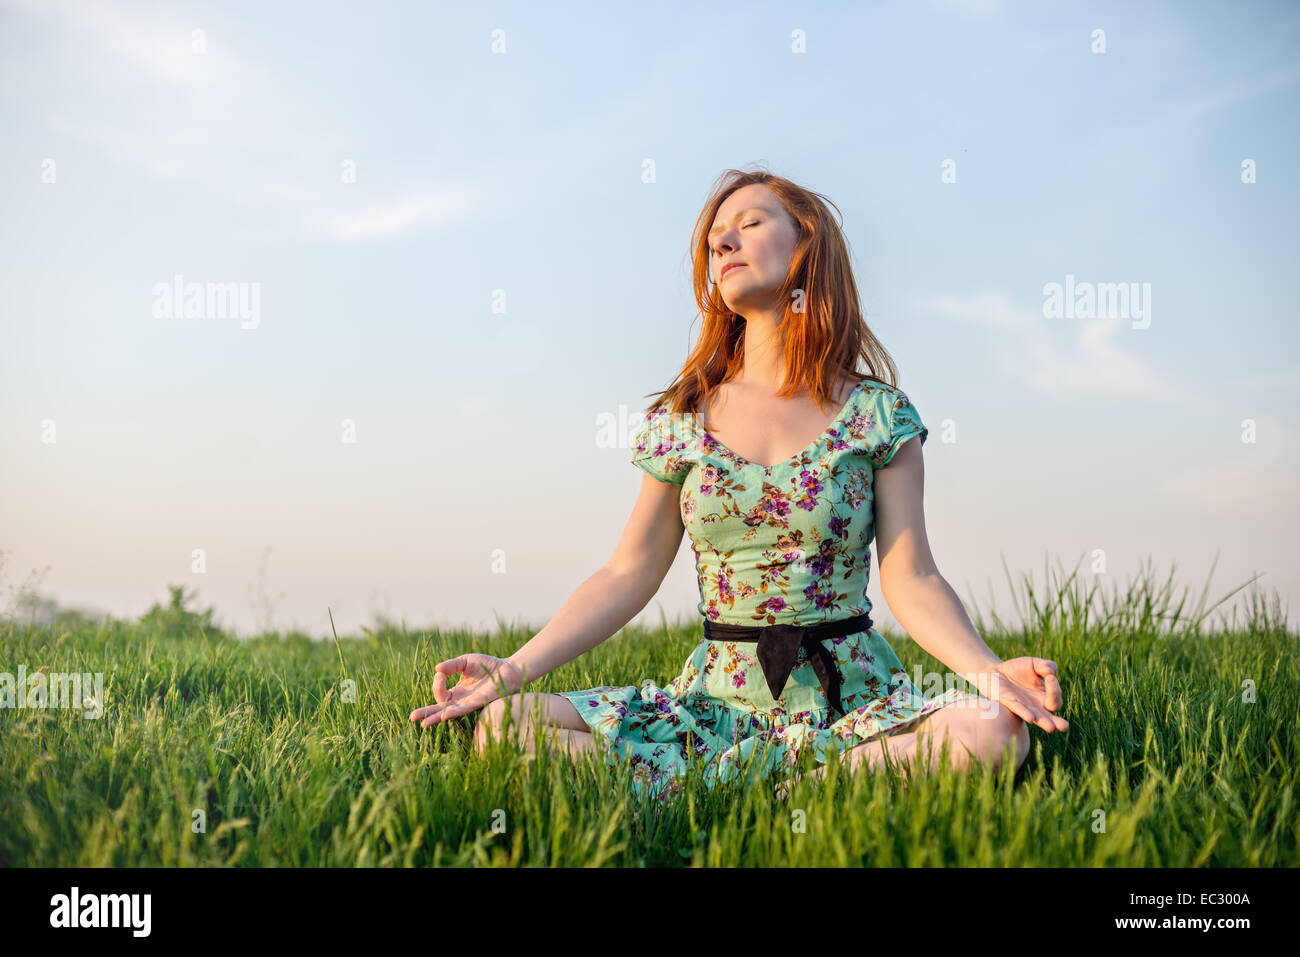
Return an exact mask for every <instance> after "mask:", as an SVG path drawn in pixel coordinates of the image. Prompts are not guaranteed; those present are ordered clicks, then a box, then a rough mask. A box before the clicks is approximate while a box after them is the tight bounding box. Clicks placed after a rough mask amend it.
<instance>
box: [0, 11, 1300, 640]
mask: <svg viewBox="0 0 1300 957" xmlns="http://www.w3.org/2000/svg"><path fill="white" fill-rule="evenodd" d="M1098 29H1100V30H1104V31H1105V52H1104V53H1098V52H1093V46H1094V44H1095V40H1094V31H1095V30H1098ZM195 31H201V33H199V34H196V33H195ZM196 37H197V38H198V39H197V40H196ZM1298 41H1300V9H1297V8H1295V7H1294V5H1292V4H1287V3H1272V4H1268V3H1244V4H1226V3H1219V4H1210V3H1166V4H1162V3H1143V4H1126V3H1113V4H1078V5H1073V4H1012V3H1001V2H994V0H988V2H960V3H959V2H932V3H915V4H912V3H891V4H847V3H844V4H841V3H826V4H819V5H817V6H816V7H814V8H809V7H807V6H805V5H802V4H773V3H758V4H747V5H746V6H745V7H744V8H743V14H738V13H737V8H736V7H735V6H734V5H732V4H700V3H681V4H656V5H654V6H653V7H645V6H643V5H612V6H611V5H607V4H597V3H585V4H567V5H559V7H558V8H557V7H556V6H554V5H547V6H546V9H541V8H540V7H539V6H537V5H531V4H522V3H512V4H486V5H484V4H473V5H470V4H465V5H459V6H451V5H432V4H419V3H406V4H397V3H393V4H381V5H371V6H366V7H364V8H361V7H358V6H357V5H355V4H322V3H310V4H309V3H277V4H254V3H231V4H226V3H222V4H216V3H207V4H198V3H193V4H190V3H167V4H137V3H120V4H111V5H110V4H100V3H92V2H66V3H58V4H40V3H30V2H13V0H0V53H2V56H0V123H2V124H3V128H4V130H5V136H4V141H5V147H4V149H3V150H0V165H2V172H3V175H2V176H0V197H2V202H3V209H4V217H3V222H4V226H3V229H2V230H0V253H2V254H3V257H4V263H5V264H6V265H5V267H4V269H3V270H0V292H2V293H3V295H0V331H2V332H3V343H4V348H3V349H2V350H0V395H2V396H3V402H2V403H0V463H2V464H0V552H2V553H3V558H4V565H3V567H0V605H2V604H3V601H4V599H5V598H6V596H8V595H9V594H10V593H11V591H12V589H13V588H14V587H16V586H18V585H19V584H21V583H22V582H23V581H31V580H37V579H38V580H39V583H40V589H41V591H43V592H45V593H47V594H51V595H53V596H54V597H56V598H57V599H59V600H60V601H62V602H64V603H66V604H71V605H81V606H84V607H90V608H95V609H99V610H106V611H111V612H113V613H115V614H119V615H135V614H139V613H141V612H143V611H144V610H145V609H146V608H147V607H148V606H149V605H150V604H151V603H152V602H153V601H155V600H163V599H165V598H166V587H165V586H166V583H167V582H175V583H181V582H184V583H186V584H187V585H189V586H191V587H193V588H196V589H197V590H198V592H199V595H200V599H201V601H203V602H204V603H210V604H212V605H214V606H216V608H217V609H218V612H219V617H220V618H221V619H222V620H223V621H225V622H226V623H228V624H231V625H234V626H236V627H238V628H239V629H241V630H244V631H247V630H250V629H252V628H253V627H255V626H259V625H264V624H267V623H270V624H272V625H275V626H279V627H289V626H292V625H297V626H299V627H302V628H305V629H307V630H310V631H313V632H316V633H324V632H326V631H327V630H328V617H327V613H326V609H327V608H331V609H333V612H334V617H335V620H336V622H338V623H339V625H340V628H341V630H348V631H355V630H356V629H357V628H359V627H360V626H361V625H363V624H367V623H369V622H371V621H372V620H373V617H374V615H375V614H376V613H377V612H382V613H385V614H388V615H391V616H393V617H395V618H402V619H404V620H406V621H407V623H408V624H410V625H412V626H415V625H429V624H434V623H440V624H459V623H466V624H471V625H475V626H479V627H482V626H488V625H491V624H493V623H494V621H495V620H497V619H498V618H500V619H505V620H518V621H526V622H531V623H532V624H533V625H534V626H536V627H540V626H541V625H543V624H544V623H545V622H546V621H547V620H548V619H549V617H550V616H551V615H553V614H554V612H555V611H556V610H557V609H558V608H559V606H560V605H561V604H562V603H563V601H564V600H565V599H566V598H567V597H568V596H569V594H571V592H572V591H573V589H574V588H576V587H577V586H578V585H579V584H580V583H581V582H582V581H583V580H584V579H585V578H586V577H587V576H588V575H590V574H591V573H593V572H594V571H596V569H597V568H598V567H599V566H600V565H601V563H602V562H603V561H604V560H605V559H606V558H607V557H608V556H609V554H610V552H611V551H612V549H613V547H614V545H615V544H616V542H617V541H618V538H619V534H620V532H621V529H622V526H623V524H624V523H625V522H626V520H627V517H628V513H629V512H630V510H631V507H632V504H633V502H634V501H635V498H636V495H637V493H638V489H639V486H640V480H641V474H642V473H641V472H640V470H639V469H637V468H636V467H635V466H633V465H631V464H630V461H629V458H630V445H629V441H628V440H629V439H630V434H624V435H622V436H621V437H620V440H619V441H618V442H615V443H611V442H608V441H605V440H604V438H603V437H602V436H603V433H602V431H601V429H600V428H599V424H600V423H601V422H602V421H606V420H608V419H610V418H613V419H614V420H616V421H620V422H621V421H625V420H626V418H627V417H628V416H629V415H630V414H633V413H635V412H636V411H637V410H639V409H640V408H641V407H642V406H643V405H644V403H645V399H644V398H643V397H644V396H646V395H647V394H648V393H651V392H654V391H657V390H659V389H662V388H663V387H664V386H666V385H667V383H668V382H669V381H670V380H671V379H672V377H673V375H674V374H675V373H676V371H677V369H678V368H679V367H680V365H681V362H682V361H683V359H684V357H685V355H686V354H687V351H688V349H689V346H690V343H691V341H692V339H693V336H694V335H695V333H696V331H697V330H698V321H697V319H696V317H695V316H694V311H693V304H692V301H691V297H690V288H689V262H688V260H687V255H688V249H689V240H690V231H691V227H692V225H693V224H694V221H695V218H696V216H697V215H698V213H699V210H700V208H701V206H702V204H703V202H704V200H705V197H706V195H707V192H708V189H709V187H710V185H711V184H712V183H713V181H714V180H715V178H716V177H717V176H718V175H719V174H720V173H721V172H722V171H723V170H725V169H727V168H731V167H745V166H747V165H750V164H755V163H759V164H762V165H764V166H765V167H766V168H768V169H770V170H771V171H772V172H775V173H779V174H781V175H784V176H788V177H790V178H791V179H793V180H795V181H796V182H799V183H801V184H803V185H805V186H807V187H809V188H811V189H814V190H816V191H818V192H821V193H823V194H824V195H826V196H828V197H829V198H830V199H831V200H833V201H834V202H835V203H836V205H837V206H838V207H839V209H840V211H841V212H842V214H843V217H844V229H845V233H846V236H847V237H848V240H849V243H850V247H851V250H852V253H853V258H854V267H855V272H856V277H857V281H858V285H859V291H860V293H861V295H862V301H863V304H864V307H865V309H866V316H867V321H868V323H869V324H870V325H871V327H872V329H873V331H875V333H876V334H877V335H878V336H879V337H880V338H881V339H882V341H883V342H884V343H885V345H886V347H887V348H888V349H889V350H890V352H891V354H892V355H893V357H894V359H895V361H896V362H897V364H898V366H899V368H900V371H901V377H900V383H899V384H900V386H901V387H902V388H903V389H904V390H905V391H906V392H907V393H908V395H909V396H910V397H911V398H912V400H913V402H914V403H915V405H916V407H917V409H918V411H919V412H920V414H921V416H922V418H923V420H924V421H925V422H926V424H927V425H928V426H929V427H930V429H931V436H932V437H931V439H930V440H929V441H928V442H927V444H926V447H925V458H926V514H927V526H928V529H929V535H930V541H931V544H932V546H933V548H934V551H935V555H936V558H937V560H938V562H939V566H940V570H941V571H942V572H943V574H944V575H945V577H946V578H947V579H948V580H949V582H950V583H951V584H952V585H953V587H954V588H955V589H956V590H957V593H958V594H959V595H960V596H961V597H962V598H964V599H970V598H972V597H973V598H974V599H975V602H976V603H978V606H979V607H980V608H981V609H982V608H984V607H986V606H987V602H988V600H989V599H990V598H992V599H993V600H994V601H995V605H996V609H997V610H998V611H999V612H1000V613H1001V614H1002V615H1003V616H1004V617H1014V616H1013V615H1012V614H1011V604H1010V600H1009V598H1008V596H1007V594H1006V591H1005V581H1004V571H1003V563H1004V562H1005V563H1006V565H1007V566H1008V567H1010V569H1011V570H1012V572H1013V574H1014V575H1017V576H1018V575H1019V574H1021V573H1022V572H1023V573H1031V574H1033V575H1034V576H1035V578H1036V580H1038V581H1039V582H1040V585H1041V582H1042V577H1043V569H1044V564H1045V562H1047V563H1050V564H1051V565H1053V566H1054V567H1055V566H1057V565H1058V564H1060V565H1062V566H1064V567H1066V568H1070V567H1073V565H1074V564H1075V562H1077V561H1079V560H1080V559H1081V558H1082V559H1084V560H1085V564H1084V566H1083V567H1084V569H1085V571H1086V572H1087V573H1088V575H1089V577H1094V576H1095V573H1093V572H1091V571H1090V570H1089V569H1090V568H1091V565H1092V561H1093V555H1094V554H1095V553H1096V552H1097V550H1100V551H1102V552H1104V554H1105V560H1106V571H1105V573H1104V575H1102V576H1101V577H1102V578H1103V579H1104V582H1109V581H1111V580H1113V581H1114V582H1115V584H1116V585H1117V586H1120V587H1122V586H1123V584H1124V582H1125V580H1126V579H1127V578H1128V577H1129V576H1130V575H1132V574H1133V573H1135V572H1136V571H1137V569H1138V568H1139V566H1141V565H1142V564H1143V563H1144V562H1146V561H1148V560H1150V561H1151V562H1153V563H1154V565H1155V567H1156V569H1157V571H1158V572H1159V573H1160V577H1162V578H1163V577H1164V575H1165V574H1167V573H1168V571H1169V569H1170V568H1171V566H1176V569H1175V581H1176V583H1178V584H1179V585H1185V586H1187V587H1189V588H1190V589H1191V590H1192V591H1193V593H1199V590H1200V587H1201V585H1202V584H1203V583H1204V581H1205V576H1206V575H1207V574H1208V571H1209V569H1210V566H1211V563H1212V562H1215V561H1216V560H1217V566H1216V568H1215V571H1214V579H1213V583H1212V585H1211V589H1210V590H1211V595H1212V596H1216V597H1217V596H1218V595H1220V594H1223V593H1224V592H1226V591H1228V590H1229V589H1230V588H1232V587H1235V586H1236V585H1238V584H1241V583H1242V582H1244V581H1245V580H1246V579H1247V578H1249V577H1250V576H1251V575H1252V574H1256V573H1261V574H1262V575H1263V577H1262V578H1261V585H1263V586H1264V587H1266V588H1276V589H1277V590H1278V592H1279V593H1280V595H1281V597H1282V599H1283V601H1284V602H1288V603H1289V601H1290V598H1291V596H1292V595H1294V594H1295V592H1296V586H1297V584H1300V562H1298V560H1297V558H1296V557H1295V555H1294V552H1293V550H1292V549H1291V548H1290V543H1291V542H1293V541H1294V540H1295V539H1296V537H1297V532H1298V531H1300V522H1298V521H1297V517H1298V516H1297V506H1296V504H1295V495H1294V491H1295V488H1296V487H1297V481H1296V479H1297V472H1298V468H1297V464H1298V463H1297V456H1296V438H1297V429H1296V426H1295V424H1294V417H1293V414H1292V413H1293V411H1294V409H1295V408H1296V407H1297V403H1296V399H1297V392H1300V372H1298V371H1297V363H1296V358H1297V338H1298V337H1297V332H1296V325H1295V318H1296V310H1295V307H1294V291H1293V288H1292V285H1291V282H1290V280H1291V274H1292V273H1293V272H1294V264H1295V262H1296V261H1297V241H1296V231H1295V227H1294V223H1295V222H1296V221H1297V219H1298V218H1300V215H1298V214H1300V209H1298V206H1300V202H1298V195H1297V189H1298V186H1297V176H1296V159H1295V158H1296V156H1297V155H1300V154H1298V151H1297V142H1296V139H1297V135H1296V124H1295V122H1294V117H1295V116H1296V115H1297V109H1296V107H1297V102H1296V101H1297V90H1298V89H1300V87H1298V84H1300V56H1297V53H1296V51H1297V50H1300V42H1298ZM196 43H198V44H199V46H198V47H197V48H196ZM494 46H495V49H494ZM799 48H801V49H802V52H797V50H798V49H799ZM949 160H951V161H952V163H953V164H955V166H953V167H952V168H955V171H956V181H955V182H944V181H943V176H942V174H943V170H944V164H945V162H946V161H949ZM1247 160H1250V161H1253V166H1254V170H1255V180H1256V181H1255V182H1253V183H1244V182H1243V181H1242V164H1243V162H1244V161H1247ZM346 168H351V169H354V170H355V178H354V181H352V182H347V181H345V177H344V175H343V171H344V170H345V169H346ZM647 169H651V170H652V171H653V177H647V176H646V175H645V171H646V170H647ZM647 180H649V181H647ZM1288 224H1291V225H1288ZM178 274H179V275H181V276H183V277H184V278H185V280H186V281H191V282H199V283H226V282H230V283H239V284H243V286H242V288H244V289H251V288H256V289H257V291H258V295H259V297H260V298H259V311H258V318H257V322H256V324H255V327H246V326H251V324H250V323H247V322H245V323H241V322H240V321H239V320H238V319H231V318H218V317H214V316H207V317H203V318H190V319H186V318H160V317H158V315H156V306H157V301H156V300H157V297H156V294H155V292H154V289H155V287H156V286H157V285H159V284H168V283H171V282H172V281H173V277H174V276H176V275H178ZM1067 276H1072V277H1074V281H1076V282H1092V283H1112V282H1126V283H1137V284H1138V286H1139V288H1149V290H1150V323H1149V325H1146V327H1145V328H1134V323H1133V322H1131V321H1129V320H1126V319H1106V318H1092V319H1089V318H1080V317H1075V318H1049V317H1046V316H1045V315H1044V308H1043V301H1044V293H1043V289H1044V286H1045V285H1046V284H1048V283H1053V282H1059V283H1064V282H1065V281H1066V277H1067ZM1144 284H1149V286H1146V285H1144ZM494 303H496V304H498V308H499V306H500V305H501V304H504V309H505V311H504V313H503V312H500V311H494ZM1287 410H1292V412H1288V411H1287ZM344 420H350V421H351V422H352V423H354V425H355V438H356V441H355V442H344V441H342V439H341V434H342V433H341V429H342V426H341V423H342V422H343V421H344ZM1247 420H1249V423H1250V424H1248V425H1247V426H1245V427H1244V426H1243V422H1246V421H1247ZM51 429H52V435H53V437H54V441H48V440H46V441H43V438H44V439H48V438H49V437H50V436H51ZM1251 429H1253V438H1254V441H1249V442H1243V440H1242V436H1243V431H1246V432H1247V434H1250V430H1251ZM195 549H202V551H203V553H204V556H205V571H204V572H203V573H202V574H196V573H194V571H193V570H192V569H193V558H192V556H193V553H194V550H195ZM502 556H504V559H505V570H504V572H502V571H501V561H500V559H501V557H502ZM690 557H691V556H690V551H689V547H688V545H687V544H686V543H685V542H684V543H683V546H682V553H681V554H680V555H679V558H678V561H677V564H676V565H675V566H674V568H673V570H672V571H671V572H670V573H669V576H668V578H667V579H666V580H665V582H664V585H663V588H662V589H661V590H660V592H659V595H658V596H657V597H656V599H655V600H654V601H653V602H652V603H651V605H650V607H649V609H648V611H647V613H646V614H647V617H649V618H650V619H651V620H656V621H657V620H658V614H659V609H660V608H661V607H662V609H663V610H664V612H665V613H666V614H667V615H668V616H669V617H670V618H672V617H673V616H676V615H689V614H691V613H692V612H693V610H694V607H695V602H696V600H697V593H696V589H695V584H694V578H693V570H692V568H691V562H690ZM33 576H34V577H33ZM259 581H260V582H261V585H260V586H259ZM259 587H260V588H261V589H263V591H262V592H259ZM259 594H261V596H262V597H261V598H259ZM871 594H872V599H873V601H874V603H875V604H876V606H877V609H878V610H879V612H880V614H879V615H878V617H880V618H882V619H883V620H884V621H885V622H886V623H888V621H889V616H888V615H887V614H885V606H884V603H883V601H882V600H881V599H880V597H879V590H878V588H877V586H876V585H875V583H873V586H872V592H871ZM267 599H269V601H268V600H267ZM968 608H969V609H970V610H971V611H972V612H975V611H976V604H974V603H971V602H970V601H968Z"/></svg>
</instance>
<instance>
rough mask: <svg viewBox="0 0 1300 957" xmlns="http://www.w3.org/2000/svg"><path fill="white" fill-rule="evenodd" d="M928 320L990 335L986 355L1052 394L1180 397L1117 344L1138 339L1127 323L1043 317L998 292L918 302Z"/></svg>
mask: <svg viewBox="0 0 1300 957" xmlns="http://www.w3.org/2000/svg"><path fill="white" fill-rule="evenodd" d="M915 307H916V308H917V309H918V310H919V311H921V312H924V313H927V314H929V315H934V316H938V317H940V318H943V319H949V320H952V321H954V322H961V323H969V324H973V325H976V326H983V327H985V328H987V329H989V330H990V332H991V335H990V338H989V346H990V349H991V350H993V351H994V352H995V353H996V354H997V357H998V358H999V360H1000V361H1002V363H1003V364H1004V366H1005V368H1006V373H1007V375H1009V376H1012V377H1018V378H1019V380H1020V382H1021V384H1022V385H1024V386H1026V387H1028V388H1030V389H1033V390H1035V391H1038V392H1043V393H1048V394H1052V395H1088V394H1098V395H1117V394H1119V395H1132V396H1142V397H1145V398H1151V399H1156V400H1160V401H1166V402H1172V401H1176V400H1179V399H1181V398H1185V394H1184V393H1183V392H1182V390H1180V389H1179V388H1178V387H1177V386H1175V385H1174V384H1173V383H1172V382H1170V381H1169V380H1168V379H1166V378H1165V377H1164V376H1162V375H1161V374H1160V373H1159V372H1157V371H1156V370H1155V369H1153V368H1152V367H1151V366H1150V364H1148V363H1147V362H1145V361H1144V360H1143V359H1141V358H1140V357H1139V356H1136V355H1134V354H1133V353H1131V352H1129V351H1127V350H1126V349H1125V348H1124V347H1123V345H1122V340H1121V339H1120V331H1121V330H1123V331H1124V332H1125V334H1126V335H1134V336H1136V335H1141V334H1143V333H1144V332H1145V331H1146V330H1135V329H1132V328H1131V323H1130V321H1129V320H1127V319H1048V318H1045V317H1044V316H1043V306H1042V303H1041V302H1037V303H1035V304H1034V305H1032V306H1027V305H1023V304H1020V303H1017V302H1016V301H1015V300H1013V299H1012V298H1011V297H1010V296H1008V295H1007V294H1006V293H1004V292H1002V291H1001V290H997V289H985V290H980V291H978V292H975V293H972V294H970V295H967V296H950V295H936V296H924V297H921V298H919V299H917V300H916V301H915Z"/></svg>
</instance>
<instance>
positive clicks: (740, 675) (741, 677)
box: [731, 668, 745, 688]
mask: <svg viewBox="0 0 1300 957" xmlns="http://www.w3.org/2000/svg"><path fill="white" fill-rule="evenodd" d="M731 687H733V688H743V687H745V673H744V672H743V671H741V670H740V669H739V668H737V669H736V670H735V671H733V672H732V673H731Z"/></svg>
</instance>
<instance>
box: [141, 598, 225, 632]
mask: <svg viewBox="0 0 1300 957" xmlns="http://www.w3.org/2000/svg"><path fill="white" fill-rule="evenodd" d="M167 590H168V591H170V592H171V601H170V603H169V604H168V605H167V606H166V607H164V606H162V605H160V604H158V603H157V602H154V605H153V607H152V608H150V609H149V610H148V611H147V612H145V613H144V614H143V615H142V616H140V626H141V627H142V628H146V629H149V630H151V631H156V632H159V633H161V634H164V635H167V636H169V637H176V638H183V637H185V636H187V635H192V634H195V633H201V634H218V635H220V634H223V632H222V630H221V629H220V628H219V627H218V626H217V625H216V624H214V623H213V621H212V616H213V615H215V614H216V609H214V608H211V607H209V608H207V609H206V610H205V611H201V612H200V611H196V610H192V609H190V608H187V607H186V606H187V605H189V604H190V602H191V601H193V600H194V599H195V598H196V597H197V595H196V594H195V593H190V594H188V595H187V594H186V593H185V586H184V585H168V586H167Z"/></svg>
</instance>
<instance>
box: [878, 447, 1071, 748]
mask: <svg viewBox="0 0 1300 957" xmlns="http://www.w3.org/2000/svg"><path fill="white" fill-rule="evenodd" d="M872 483H873V491H874V497H875V523H876V535H875V537H876V555H877V556H878V558H879V566H880V567H879V572H880V591H881V594H882V595H884V596H885V601H886V603H888V605H889V610H890V611H891V612H893V614H894V617H895V618H897V619H898V623H899V624H900V625H902V626H903V630H904V631H906V632H907V633H908V634H909V635H911V637H912V639H913V640H914V641H915V642H916V643H917V644H918V645H920V646H921V647H922V648H924V649H925V650H926V651H927V652H929V653H930V654H931V655H933V656H934V657H935V658H937V659H939V660H940V661H942V662H943V663H944V664H945V665H947V666H948V667H949V668H951V669H952V670H953V671H954V672H955V673H957V674H959V675H961V676H962V677H963V678H965V679H966V680H967V681H969V682H971V684H973V685H974V686H975V687H976V688H978V689H979V692H980V694H982V695H983V696H984V697H986V698H988V699H990V700H998V701H1002V702H1004V703H1005V704H1006V705H1007V706H1008V707H1010V708H1012V710H1014V711H1015V712H1016V713H1017V714H1019V715H1020V717H1021V718H1022V719H1024V720H1026V721H1029V722H1031V723H1033V724H1036V725H1038V726H1039V727H1041V728H1042V729H1043V730H1044V731H1064V730H1066V729H1067V728H1069V723H1068V722H1067V721H1066V720H1065V719H1064V718H1061V717H1059V716H1057V715H1054V714H1051V713H1050V712H1052V711H1056V710H1057V709H1059V708H1060V707H1061V686H1060V683H1059V682H1058V681H1057V679H1056V662H1054V661H1051V660H1049V659H1046V658H1033V657H1024V658H1012V659H1009V660H1007V661H1003V660H1002V659H1001V658H999V657H998V656H997V655H996V654H994V653H993V650H992V649H991V648H989V646H988V645H986V644H985V643H984V639H982V638H981V637H980V636H979V633H978V632H977V631H976V630H975V626H974V625H973V624H972V623H971V620H970V616H969V615H967V614H966V609H965V607H964V606H963V605H962V603H961V600H960V599H959V598H958V597H957V593H956V592H954V591H953V590H952V587H951V586H950V585H949V584H948V582H947V581H945V580H944V577H943V576H942V575H940V574H939V569H938V568H937V567H936V565H935V562H934V556H933V555H932V554H931V553H930V542H929V540H928V538H927V537H926V532H925V507H924V500H925V463H924V461H923V459H922V454H921V443H920V442H919V441H916V440H915V439H912V440H909V441H907V442H904V443H903V444H902V445H901V446H900V447H899V449H898V451H897V452H895V453H894V457H893V458H892V459H890V461H889V464H888V465H887V466H885V467H884V468H880V469H877V470H876V471H875V473H874V474H873V475H872ZM1008 683H1010V684H1011V685H1012V687H1006V685H1007V684H1008ZM1022 711H1023V712H1027V713H1021V712H1022Z"/></svg>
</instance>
